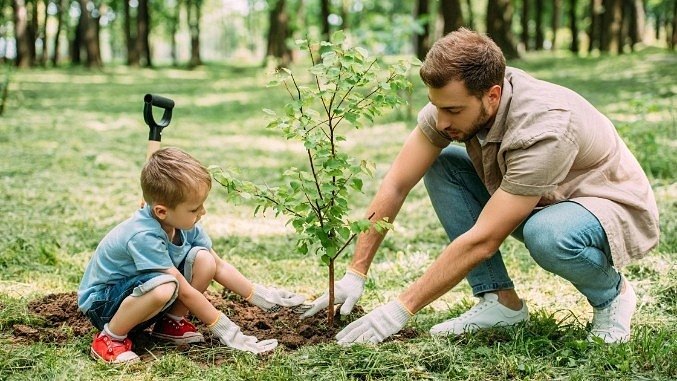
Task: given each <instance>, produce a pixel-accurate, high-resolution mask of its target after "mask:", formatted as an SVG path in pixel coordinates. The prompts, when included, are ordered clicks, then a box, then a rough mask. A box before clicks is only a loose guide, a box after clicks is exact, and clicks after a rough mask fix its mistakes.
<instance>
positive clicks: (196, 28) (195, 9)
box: [186, 0, 202, 68]
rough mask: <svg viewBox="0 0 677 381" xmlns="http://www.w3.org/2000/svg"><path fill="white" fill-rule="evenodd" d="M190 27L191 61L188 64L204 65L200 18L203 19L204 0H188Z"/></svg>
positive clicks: (190, 65) (192, 65)
mask: <svg viewBox="0 0 677 381" xmlns="http://www.w3.org/2000/svg"><path fill="white" fill-rule="evenodd" d="M186 5H187V7H186V9H187V18H188V29H189V30H190V61H189V62H188V66H189V67H191V68H193V67H196V66H199V65H202V57H200V19H202V0H188V1H187V4H186Z"/></svg>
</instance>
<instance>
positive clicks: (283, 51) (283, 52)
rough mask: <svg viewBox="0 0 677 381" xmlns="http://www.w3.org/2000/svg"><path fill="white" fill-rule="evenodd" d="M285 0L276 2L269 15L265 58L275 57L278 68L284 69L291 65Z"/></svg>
mask: <svg viewBox="0 0 677 381" xmlns="http://www.w3.org/2000/svg"><path fill="white" fill-rule="evenodd" d="M286 6H287V4H286V0H278V1H277V4H276V5H275V8H273V9H271V10H270V13H269V21H270V23H269V25H270V26H269V28H268V46H267V48H266V57H270V56H272V57H275V58H276V59H277V61H278V62H277V66H278V67H286V66H289V64H290V63H291V51H290V50H289V48H288V47H287V36H288V33H289V16H288V15H287V10H286Z"/></svg>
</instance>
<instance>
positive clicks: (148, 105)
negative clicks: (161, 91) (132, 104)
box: [143, 94, 174, 142]
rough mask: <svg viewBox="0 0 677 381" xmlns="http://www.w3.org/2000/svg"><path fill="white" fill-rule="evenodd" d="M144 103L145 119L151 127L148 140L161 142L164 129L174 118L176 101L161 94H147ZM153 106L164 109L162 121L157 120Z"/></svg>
mask: <svg viewBox="0 0 677 381" xmlns="http://www.w3.org/2000/svg"><path fill="white" fill-rule="evenodd" d="M143 103H144V105H143V119H144V120H145V121H146V124H147V125H148V127H149V128H150V132H149V133H148V140H153V141H158V142H159V141H160V140H161V139H162V129H163V128H165V127H167V126H168V125H169V122H170V121H171V120H172V109H173V108H174V101H173V100H171V99H169V98H165V97H161V96H159V95H153V94H146V95H145V96H144V97H143ZM153 106H155V107H159V108H162V109H164V113H163V114H162V119H161V120H160V122H156V121H155V118H154V117H153Z"/></svg>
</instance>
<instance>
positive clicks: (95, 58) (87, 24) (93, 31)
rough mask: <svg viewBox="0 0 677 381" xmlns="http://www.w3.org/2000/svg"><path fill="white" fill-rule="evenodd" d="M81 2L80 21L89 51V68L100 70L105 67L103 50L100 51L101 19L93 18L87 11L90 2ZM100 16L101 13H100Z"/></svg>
mask: <svg viewBox="0 0 677 381" xmlns="http://www.w3.org/2000/svg"><path fill="white" fill-rule="evenodd" d="M79 1H80V10H81V12H80V19H81V20H82V23H83V32H84V34H83V35H82V38H83V40H84V43H85V50H86V51H87V67H93V68H99V67H101V66H103V62H102V61H101V50H100V49H99V17H98V16H97V17H93V16H92V14H91V13H90V11H89V10H88V9H87V3H88V2H89V1H88V0H79ZM99 14H100V13H99Z"/></svg>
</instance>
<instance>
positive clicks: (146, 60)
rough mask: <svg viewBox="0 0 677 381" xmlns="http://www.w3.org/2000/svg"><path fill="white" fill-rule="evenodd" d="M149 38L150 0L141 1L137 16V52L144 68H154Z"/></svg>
mask: <svg viewBox="0 0 677 381" xmlns="http://www.w3.org/2000/svg"><path fill="white" fill-rule="evenodd" d="M124 1H126V0H124ZM149 36H150V12H149V10H148V0H139V7H138V8H137V14H136V52H137V54H138V56H139V64H140V65H141V66H144V67H151V66H153V63H152V61H151V56H150V42H149Z"/></svg>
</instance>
